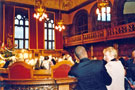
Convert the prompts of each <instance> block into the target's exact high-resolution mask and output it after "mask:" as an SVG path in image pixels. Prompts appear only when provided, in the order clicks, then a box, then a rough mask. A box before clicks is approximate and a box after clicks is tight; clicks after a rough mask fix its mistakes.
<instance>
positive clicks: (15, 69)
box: [8, 61, 33, 79]
mask: <svg viewBox="0 0 135 90" xmlns="http://www.w3.org/2000/svg"><path fill="white" fill-rule="evenodd" d="M8 68H9V71H8V78H9V79H31V78H33V68H32V66H30V65H28V64H27V63H25V62H23V61H19V62H15V63H13V64H12V65H11V66H9V67H8Z"/></svg>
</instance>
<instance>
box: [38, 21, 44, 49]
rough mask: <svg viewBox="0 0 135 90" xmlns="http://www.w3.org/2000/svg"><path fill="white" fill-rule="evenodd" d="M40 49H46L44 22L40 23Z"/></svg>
mask: <svg viewBox="0 0 135 90" xmlns="http://www.w3.org/2000/svg"><path fill="white" fill-rule="evenodd" d="M38 49H44V20H43V21H42V22H40V21H38Z"/></svg>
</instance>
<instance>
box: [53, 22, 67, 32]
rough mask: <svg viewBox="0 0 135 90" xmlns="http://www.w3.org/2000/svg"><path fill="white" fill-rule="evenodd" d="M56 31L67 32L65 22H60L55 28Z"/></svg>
mask: <svg viewBox="0 0 135 90" xmlns="http://www.w3.org/2000/svg"><path fill="white" fill-rule="evenodd" d="M55 29H56V30H59V31H62V30H65V26H64V25H63V20H59V22H58V23H57V25H56V26H55Z"/></svg>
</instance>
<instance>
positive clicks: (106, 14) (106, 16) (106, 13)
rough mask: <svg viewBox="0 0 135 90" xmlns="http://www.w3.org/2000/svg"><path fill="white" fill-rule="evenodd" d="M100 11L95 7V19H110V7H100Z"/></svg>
mask: <svg viewBox="0 0 135 90" xmlns="http://www.w3.org/2000/svg"><path fill="white" fill-rule="evenodd" d="M101 11H102V13H101V12H100V11H99V9H96V13H97V21H106V22H108V21H111V7H104V8H101Z"/></svg>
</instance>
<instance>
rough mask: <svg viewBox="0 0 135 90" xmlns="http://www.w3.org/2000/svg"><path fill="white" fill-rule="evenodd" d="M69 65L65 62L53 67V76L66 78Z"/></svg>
mask: <svg viewBox="0 0 135 90" xmlns="http://www.w3.org/2000/svg"><path fill="white" fill-rule="evenodd" d="M70 69H71V67H70V66H69V65H67V64H62V65H61V66H59V67H58V68H56V69H53V77H54V78H66V77H68V72H69V70H70Z"/></svg>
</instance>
